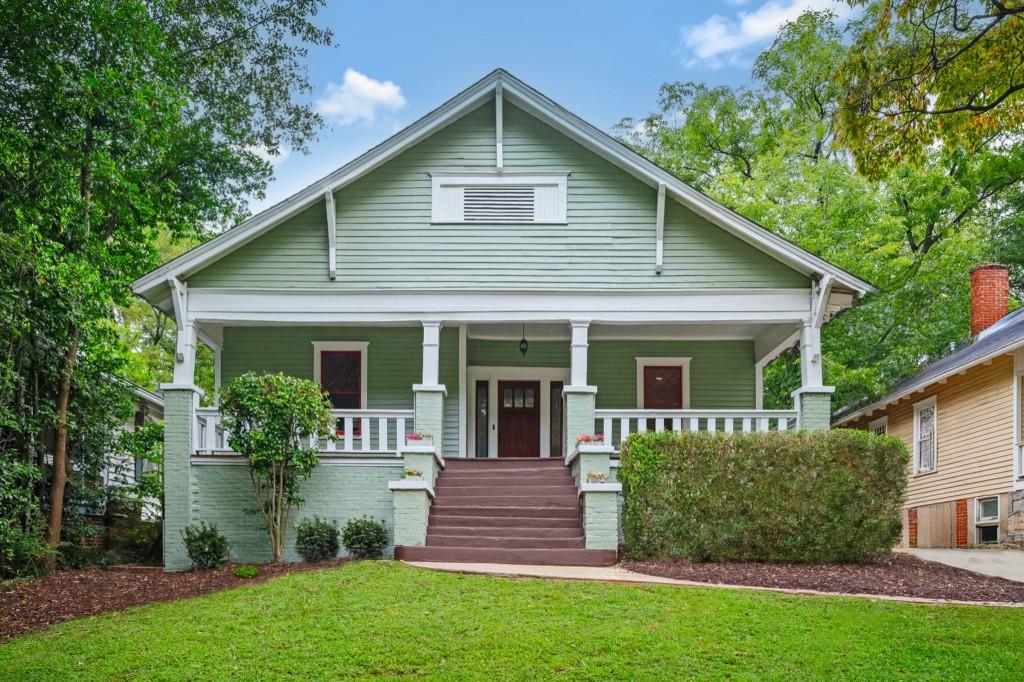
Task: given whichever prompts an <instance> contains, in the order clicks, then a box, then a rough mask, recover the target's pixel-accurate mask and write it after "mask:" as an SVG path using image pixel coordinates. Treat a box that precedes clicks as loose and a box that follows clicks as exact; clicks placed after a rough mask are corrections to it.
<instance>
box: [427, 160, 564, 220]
mask: <svg viewBox="0 0 1024 682" xmlns="http://www.w3.org/2000/svg"><path fill="white" fill-rule="evenodd" d="M482 185H489V186H494V185H532V186H534V187H554V188H555V190H556V192H557V199H556V202H555V214H554V217H553V218H552V219H550V220H536V219H535V220H531V221H507V220H502V221H496V222H498V223H500V224H502V225H565V224H566V223H567V222H568V217H567V213H568V209H567V204H568V185H569V174H568V173H557V172H556V173H537V172H530V173H509V172H502V173H495V172H484V173H465V172H463V173H445V172H435V173H431V174H430V222H431V223H432V224H443V225H448V224H459V225H464V224H466V225H481V224H484V225H486V224H487V223H483V222H481V221H477V220H472V221H467V220H465V219H460V218H456V217H454V216H453V215H450V214H451V213H453V209H452V207H451V206H450V205H448V202H447V201H445V200H444V195H445V193H444V192H443V189H444V188H447V187H479V186H482Z"/></svg>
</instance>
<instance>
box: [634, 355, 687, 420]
mask: <svg viewBox="0 0 1024 682" xmlns="http://www.w3.org/2000/svg"><path fill="white" fill-rule="evenodd" d="M636 404H637V406H638V407H639V408H640V409H642V410H683V409H686V408H688V407H689V406H690V358H637V359H636Z"/></svg>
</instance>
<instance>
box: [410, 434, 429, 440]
mask: <svg viewBox="0 0 1024 682" xmlns="http://www.w3.org/2000/svg"><path fill="white" fill-rule="evenodd" d="M432 438H433V436H431V435H430V434H429V433H407V434H405V440H407V441H410V440H431V439H432Z"/></svg>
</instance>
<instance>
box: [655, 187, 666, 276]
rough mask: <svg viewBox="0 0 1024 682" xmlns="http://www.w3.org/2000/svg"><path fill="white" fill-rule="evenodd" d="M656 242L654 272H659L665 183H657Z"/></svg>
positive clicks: (662, 254) (663, 258) (661, 263)
mask: <svg viewBox="0 0 1024 682" xmlns="http://www.w3.org/2000/svg"><path fill="white" fill-rule="evenodd" d="M655 232H656V238H657V244H656V246H655V247H654V272H656V273H657V274H659V275H660V274H661V269H662V266H663V265H664V261H665V183H664V182H659V183H658V214H657V218H655Z"/></svg>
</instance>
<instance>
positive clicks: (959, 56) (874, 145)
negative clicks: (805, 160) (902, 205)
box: [839, 0, 1024, 176]
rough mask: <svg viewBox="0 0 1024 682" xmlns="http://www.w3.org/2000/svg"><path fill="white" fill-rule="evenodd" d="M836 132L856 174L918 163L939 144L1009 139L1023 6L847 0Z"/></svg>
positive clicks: (1016, 106)
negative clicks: (860, 10)
mask: <svg viewBox="0 0 1024 682" xmlns="http://www.w3.org/2000/svg"><path fill="white" fill-rule="evenodd" d="M850 4H852V5H860V6H862V7H864V14H863V16H862V17H861V18H860V20H858V21H855V22H854V25H853V33H854V41H853V45H852V48H851V49H850V51H849V54H848V55H847V56H846V59H845V60H844V62H843V64H842V68H841V69H840V71H839V81H840V83H841V85H842V87H843V92H844V97H843V107H842V109H841V115H840V124H839V129H840V131H841V133H842V139H843V142H844V143H845V144H847V145H848V146H849V147H850V148H851V149H852V150H853V151H854V153H855V154H856V156H857V161H858V167H859V168H860V170H861V171H862V172H865V173H867V174H868V175H873V176H880V175H882V174H883V173H884V172H886V171H888V170H891V169H892V168H894V167H895V166H898V165H899V164H901V163H904V162H910V163H914V164H919V163H921V162H923V161H925V160H926V159H927V154H928V149H929V148H931V147H933V146H934V145H935V144H936V143H941V144H942V145H944V146H947V147H953V148H957V147H959V148H967V149H969V148H971V147H973V146H975V145H976V144H977V141H978V140H979V139H996V138H1000V137H1001V138H1003V140H1005V141H1012V143H1017V141H1016V140H1012V138H1013V137H1014V136H1015V135H1014V133H1016V134H1017V135H1019V132H1020V130H1021V127H1022V126H1024V23H1022V16H1024V2H1021V1H1020V0H999V1H995V0H887V1H886V2H870V1H869V0H851V2H850Z"/></svg>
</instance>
